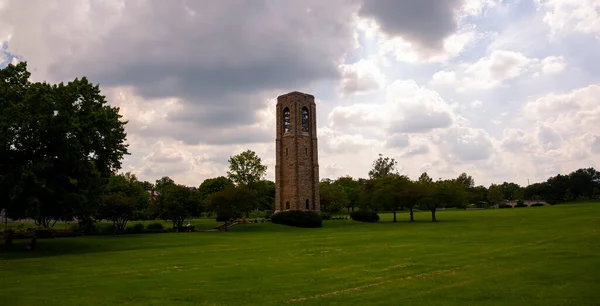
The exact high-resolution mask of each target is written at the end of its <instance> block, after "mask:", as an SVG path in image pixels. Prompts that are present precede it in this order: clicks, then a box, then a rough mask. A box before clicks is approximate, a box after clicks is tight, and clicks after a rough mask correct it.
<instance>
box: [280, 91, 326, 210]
mask: <svg viewBox="0 0 600 306" xmlns="http://www.w3.org/2000/svg"><path fill="white" fill-rule="evenodd" d="M276 117H277V136H276V140H275V143H276V147H275V154H276V155H277V156H276V158H275V212H279V211H284V210H313V211H316V212H319V211H320V210H321V207H320V205H319V158H318V150H317V116H316V104H315V97H314V96H313V95H309V94H305V93H301V92H297V91H294V92H290V93H287V94H285V95H281V96H279V97H277V116H276Z"/></svg>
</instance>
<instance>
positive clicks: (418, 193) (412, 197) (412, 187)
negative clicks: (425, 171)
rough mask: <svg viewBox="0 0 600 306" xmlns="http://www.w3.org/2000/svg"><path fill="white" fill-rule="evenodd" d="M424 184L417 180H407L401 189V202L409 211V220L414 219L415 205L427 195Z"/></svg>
mask: <svg viewBox="0 0 600 306" xmlns="http://www.w3.org/2000/svg"><path fill="white" fill-rule="evenodd" d="M425 184H426V183H424V182H419V181H416V182H413V181H408V182H407V184H406V186H404V188H403V189H402V191H401V198H402V203H403V205H404V207H406V208H408V211H409V213H410V222H413V221H415V218H414V211H413V210H414V208H415V206H417V204H418V203H420V202H421V201H422V200H423V199H425V198H426V197H427V186H426V185H425Z"/></svg>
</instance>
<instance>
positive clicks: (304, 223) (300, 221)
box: [271, 210, 323, 228]
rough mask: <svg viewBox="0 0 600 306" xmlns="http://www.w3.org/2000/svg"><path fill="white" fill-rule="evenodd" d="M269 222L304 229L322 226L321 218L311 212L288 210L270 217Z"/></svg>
mask: <svg viewBox="0 0 600 306" xmlns="http://www.w3.org/2000/svg"><path fill="white" fill-rule="evenodd" d="M271 222H272V223H275V224H282V225H289V226H295V227H304V228H317V227H321V226H322V225H323V220H322V219H321V216H319V214H317V213H316V212H314V211H311V210H288V211H282V212H278V213H276V214H274V215H273V216H271Z"/></svg>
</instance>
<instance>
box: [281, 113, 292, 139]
mask: <svg viewBox="0 0 600 306" xmlns="http://www.w3.org/2000/svg"><path fill="white" fill-rule="evenodd" d="M291 128H292V120H291V117H290V109H289V108H287V107H286V108H284V109H283V132H284V133H287V132H289V131H290V130H291Z"/></svg>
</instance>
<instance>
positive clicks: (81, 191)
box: [0, 62, 128, 226]
mask: <svg viewBox="0 0 600 306" xmlns="http://www.w3.org/2000/svg"><path fill="white" fill-rule="evenodd" d="M29 76H30V73H29V72H28V71H27V64H26V63H25V62H21V63H18V64H17V65H12V64H9V65H8V66H7V67H5V68H3V69H0V143H1V147H0V168H1V169H2V171H1V172H0V186H2V187H0V203H2V204H0V205H3V206H4V207H0V208H5V209H6V213H7V215H8V216H9V217H10V218H13V219H22V218H32V219H34V220H36V223H38V224H39V225H42V226H49V225H51V220H54V221H56V220H70V219H72V218H73V217H79V218H80V219H85V218H89V217H90V216H91V215H93V214H94V213H95V211H96V209H97V207H98V205H99V204H100V202H101V201H100V195H101V193H102V186H103V185H104V184H105V183H106V181H107V180H108V178H109V177H110V175H112V173H114V172H116V171H117V170H118V169H120V167H121V161H122V159H123V156H124V155H126V154H128V151H127V144H126V143H125V141H126V133H125V125H126V123H127V121H123V120H121V115H120V114H119V108H117V107H112V106H109V105H108V104H107V102H106V100H105V98H104V96H103V95H102V94H101V93H100V89H99V86H98V85H93V84H91V83H90V82H89V81H88V80H87V78H85V77H83V78H81V79H75V80H73V81H70V82H68V83H67V84H64V83H60V84H53V85H52V84H48V83H40V82H35V83H33V82H31V81H29Z"/></svg>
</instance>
